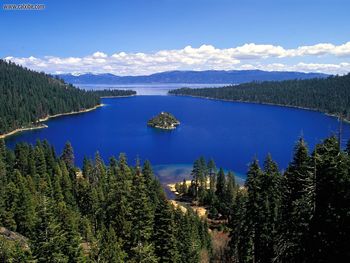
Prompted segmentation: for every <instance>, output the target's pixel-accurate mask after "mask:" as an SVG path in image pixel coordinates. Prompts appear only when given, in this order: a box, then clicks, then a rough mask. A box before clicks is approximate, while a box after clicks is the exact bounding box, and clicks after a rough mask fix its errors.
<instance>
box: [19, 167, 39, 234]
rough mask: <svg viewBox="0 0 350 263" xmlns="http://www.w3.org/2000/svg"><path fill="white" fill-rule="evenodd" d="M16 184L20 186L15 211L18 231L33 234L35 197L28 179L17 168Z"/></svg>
mask: <svg viewBox="0 0 350 263" xmlns="http://www.w3.org/2000/svg"><path fill="white" fill-rule="evenodd" d="M15 177H16V185H17V186H18V195H17V204H16V209H15V211H14V218H15V221H16V225H17V228H16V231H18V232H20V233H22V234H23V235H25V236H31V234H32V230H33V227H34V224H35V221H36V215H35V205H34V198H33V196H32V195H31V193H30V192H29V189H28V187H27V181H26V179H25V178H23V176H22V175H21V174H20V172H19V171H18V170H15Z"/></svg>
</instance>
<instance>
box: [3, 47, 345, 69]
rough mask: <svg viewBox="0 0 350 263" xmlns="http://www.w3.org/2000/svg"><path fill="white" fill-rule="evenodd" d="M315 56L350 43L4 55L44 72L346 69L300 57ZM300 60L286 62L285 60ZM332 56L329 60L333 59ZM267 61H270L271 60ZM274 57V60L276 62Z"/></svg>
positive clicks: (337, 55) (339, 51)
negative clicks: (22, 55)
mask: <svg viewBox="0 0 350 263" xmlns="http://www.w3.org/2000/svg"><path fill="white" fill-rule="evenodd" d="M306 57H308V61H310V58H313V57H315V59H319V58H320V57H321V58H328V57H334V59H336V60H339V59H348V58H349V57H350V42H347V43H345V44H341V45H334V44H331V43H319V44H315V45H310V46H300V47H297V48H294V49H286V48H283V47H282V46H278V45H269V44H266V45H261V44H255V43H249V44H244V45H242V46H237V47H232V48H224V49H219V48H216V47H214V46H212V45H202V46H200V47H198V48H195V47H192V46H186V47H184V48H183V49H171V50H160V51H157V52H153V53H141V52H138V53H126V52H119V53H115V54H112V55H108V54H106V53H104V52H101V51H97V52H95V53H93V54H92V55H89V56H85V57H54V56H45V57H42V58H37V57H33V56H30V57H13V56H11V57H6V58H5V59H6V60H11V61H13V62H15V63H18V64H21V65H23V66H25V67H28V68H31V69H34V70H39V71H45V72H48V73H58V72H60V73H72V72H74V73H75V74H80V73H85V72H92V73H106V72H108V73H113V74H117V75H142V74H151V73H155V72H161V71H168V70H208V69H216V70H229V69H263V70H297V71H305V72H310V71H316V72H324V73H331V74H345V73H347V72H349V71H350V67H349V63H348V62H347V61H345V62H339V64H332V63H327V62H326V63H319V62H317V63H316V62H314V63H304V62H302V61H303V60H304V58H306ZM290 58H294V60H295V59H299V60H300V61H297V62H295V64H293V65H290V63H286V62H287V60H288V59H290ZM334 59H333V60H334ZM269 60H274V61H273V62H274V63H271V61H269ZM276 60H277V62H276Z"/></svg>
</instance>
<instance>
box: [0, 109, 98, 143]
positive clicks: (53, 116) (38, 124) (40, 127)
mask: <svg viewBox="0 0 350 263" xmlns="http://www.w3.org/2000/svg"><path fill="white" fill-rule="evenodd" d="M103 106H104V104H103V103H101V104H98V105H96V106H94V107H92V108H89V109H83V110H80V111H71V112H66V113H58V114H55V115H49V116H46V117H44V118H41V119H39V120H38V121H37V122H36V123H32V125H37V126H32V127H23V128H17V129H15V130H13V131H10V132H8V133H5V134H0V139H5V138H7V137H9V136H12V135H15V134H17V133H20V132H24V131H31V130H38V129H44V128H48V127H49V126H47V125H46V124H42V123H41V122H45V121H48V120H49V119H53V118H57V117H61V116H68V115H75V114H81V113H86V112H89V111H93V110H96V109H97V108H99V107H103Z"/></svg>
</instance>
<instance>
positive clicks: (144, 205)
mask: <svg viewBox="0 0 350 263" xmlns="http://www.w3.org/2000/svg"><path fill="white" fill-rule="evenodd" d="M131 191H132V195H131V196H132V201H131V202H132V203H131V207H132V211H133V213H132V218H131V220H132V229H131V240H130V241H131V243H130V245H131V246H130V247H131V250H132V252H133V257H132V258H134V259H136V260H138V259H140V257H141V258H143V257H147V258H148V257H150V258H152V257H151V254H153V253H154V248H153V245H152V243H150V239H151V237H152V229H153V222H154V214H153V211H152V205H151V203H150V199H149V197H148V195H147V189H146V187H145V178H144V176H143V174H142V173H141V170H140V167H139V166H137V167H136V170H135V175H134V178H133V185H132V189H131Z"/></svg>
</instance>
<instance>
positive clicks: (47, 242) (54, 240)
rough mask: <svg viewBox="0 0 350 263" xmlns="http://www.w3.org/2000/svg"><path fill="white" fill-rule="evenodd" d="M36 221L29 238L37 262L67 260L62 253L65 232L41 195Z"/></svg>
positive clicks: (50, 206)
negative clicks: (31, 235)
mask: <svg viewBox="0 0 350 263" xmlns="http://www.w3.org/2000/svg"><path fill="white" fill-rule="evenodd" d="M38 209H39V210H38V215H40V216H39V218H38V221H37V223H36V225H35V227H34V232H35V234H34V235H33V237H32V238H31V250H32V252H33V256H34V258H35V259H36V260H37V262H43V263H44V262H68V257H67V255H65V254H64V252H63V251H64V250H63V248H64V246H65V239H66V237H65V233H64V232H63V231H62V229H61V225H60V224H59V223H58V222H57V220H56V219H55V217H54V215H53V212H52V210H53V208H52V204H51V202H50V201H49V200H48V199H47V198H46V197H43V199H42V200H40V204H39V208H38Z"/></svg>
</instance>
